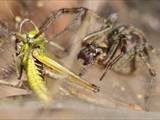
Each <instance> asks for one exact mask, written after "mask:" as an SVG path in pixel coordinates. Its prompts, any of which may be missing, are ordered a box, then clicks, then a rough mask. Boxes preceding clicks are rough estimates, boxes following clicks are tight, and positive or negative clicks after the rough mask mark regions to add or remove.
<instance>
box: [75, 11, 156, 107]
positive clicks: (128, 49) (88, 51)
mask: <svg viewBox="0 0 160 120" xmlns="http://www.w3.org/2000/svg"><path fill="white" fill-rule="evenodd" d="M117 18H118V17H117V15H116V14H112V15H110V16H109V17H108V19H107V20H106V26H105V27H103V28H101V29H100V30H98V31H95V32H93V33H89V34H88V35H86V36H85V37H84V38H83V39H82V48H81V50H80V51H79V53H78V55H77V59H81V60H83V65H84V69H85V66H86V67H87V66H89V65H92V64H98V65H101V66H103V67H104V70H103V73H102V75H101V77H100V80H102V79H103V78H104V76H105V74H106V73H107V71H108V70H114V67H115V66H116V65H117V64H119V65H121V64H124V63H129V64H130V71H129V73H133V72H134V71H135V70H136V65H135V64H136V57H140V58H141V60H142V61H143V62H144V64H145V65H146V66H147V68H148V71H149V74H150V76H151V77H152V78H151V79H150V81H149V83H148V86H147V87H148V88H147V92H146V95H145V97H144V100H145V104H146V105H145V109H146V110H148V106H147V105H148V102H149V98H150V94H151V93H150V92H151V88H152V82H153V81H154V80H155V77H156V72H155V70H154V68H153V67H152V65H151V64H150V54H149V51H150V50H153V47H152V46H151V45H149V44H148V42H147V39H146V38H145V35H144V33H143V32H142V31H141V30H139V29H138V28H136V27H134V26H132V25H119V26H118V27H115V28H113V26H114V24H115V23H116V22H117ZM100 38H101V39H100ZM82 72H83V71H82ZM82 72H81V73H80V75H83V73H82Z"/></svg>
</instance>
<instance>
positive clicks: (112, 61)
mask: <svg viewBox="0 0 160 120" xmlns="http://www.w3.org/2000/svg"><path fill="white" fill-rule="evenodd" d="M125 43H126V40H125V39H124V40H123V39H122V40H121V39H120V40H117V41H115V42H114V43H113V46H112V47H111V49H110V51H109V53H108V57H107V59H106V60H105V62H106V63H105V65H106V67H105V69H104V71H103V73H102V75H101V77H100V81H101V80H102V79H103V78H104V76H105V74H106V73H107V71H108V70H109V69H111V68H112V66H113V65H114V64H115V63H116V62H118V61H119V59H121V58H122V57H123V55H124V53H125V52H126V44H125ZM121 44H122V45H121ZM120 45H121V46H122V47H121V53H120V54H119V55H117V56H116V57H115V58H113V57H114V55H115V54H116V52H117V50H118V48H119V47H120Z"/></svg>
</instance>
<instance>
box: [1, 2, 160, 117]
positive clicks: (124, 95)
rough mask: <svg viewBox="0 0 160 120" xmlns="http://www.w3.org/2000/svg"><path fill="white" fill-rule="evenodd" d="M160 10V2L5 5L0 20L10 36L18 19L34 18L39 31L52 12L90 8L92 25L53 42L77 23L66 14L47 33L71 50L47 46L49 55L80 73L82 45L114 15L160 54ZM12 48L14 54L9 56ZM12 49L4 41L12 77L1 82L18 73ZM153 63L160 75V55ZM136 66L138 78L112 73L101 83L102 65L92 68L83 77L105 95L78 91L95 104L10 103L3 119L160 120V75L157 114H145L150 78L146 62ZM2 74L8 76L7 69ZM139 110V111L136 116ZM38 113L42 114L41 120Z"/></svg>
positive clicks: (4, 62)
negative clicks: (13, 66) (46, 106)
mask: <svg viewBox="0 0 160 120" xmlns="http://www.w3.org/2000/svg"><path fill="white" fill-rule="evenodd" d="M159 5H160V1H159V0H112V1H111V0H1V1H0V21H2V22H4V23H5V25H6V26H7V27H8V30H9V31H10V30H11V31H16V30H17V29H16V27H15V20H16V19H19V18H21V19H23V18H29V19H31V20H33V21H34V22H35V23H36V25H37V26H40V25H41V24H42V22H43V21H44V20H45V19H46V17H47V16H48V15H49V13H50V12H51V11H54V10H58V9H60V8H66V7H67V8H72V7H86V8H88V9H89V10H91V11H92V12H91V14H89V16H91V20H90V21H89V22H88V23H87V24H84V23H82V21H80V22H77V23H76V25H74V26H72V27H71V29H70V31H66V32H64V33H63V34H62V35H61V36H60V37H57V38H54V37H53V36H54V35H55V34H56V33H58V32H60V31H61V30H63V29H64V27H65V26H66V25H67V24H68V23H70V21H71V19H72V16H71V15H64V16H62V17H60V18H58V20H57V21H56V22H55V23H54V25H51V26H50V27H49V29H48V30H47V31H46V34H47V37H48V39H50V40H52V41H54V42H56V43H58V44H60V45H62V46H63V47H64V48H70V49H69V52H70V53H65V54H64V53H63V52H62V51H59V50H57V49H55V48H53V46H47V49H48V50H49V51H50V54H53V55H55V56H57V57H59V58H60V61H61V62H62V63H63V64H64V65H65V66H67V67H68V68H70V69H71V70H72V71H75V72H76V73H77V74H78V73H79V71H80V69H81V67H82V66H81V64H80V63H79V62H78V61H77V60H76V55H77V52H78V50H79V49H80V46H81V41H80V40H81V39H82V38H83V37H84V36H85V35H87V34H88V33H91V32H93V31H95V30H97V29H98V28H99V27H101V26H103V25H104V23H103V22H102V21H103V19H104V18H106V19H107V17H108V16H109V15H111V14H112V13H117V14H118V16H119V20H118V24H119V25H121V24H131V25H134V26H135V27H137V28H139V29H141V30H142V31H143V32H144V33H145V35H146V38H147V39H148V42H149V43H150V44H152V45H153V46H154V47H155V48H156V49H159V45H160V41H159V31H160V15H159V12H160V6H159ZM94 13H96V14H97V15H98V16H97V15H95V14H94ZM101 17H103V18H101ZM1 41H2V40H1ZM8 48H10V50H9V51H6V49H8ZM11 48H13V44H11V43H10V42H8V43H6V44H3V41H2V42H1V49H2V50H1V53H0V54H1V56H2V57H1V60H0V61H1V63H0V64H1V66H2V67H1V68H5V69H8V71H7V72H5V73H7V75H6V78H5V77H4V76H5V75H4V74H3V75H1V76H2V77H1V79H13V78H14V77H13V76H15V74H16V73H15V71H14V70H12V69H11V70H9V69H10V64H12V62H13V61H12V60H11V59H12V57H11V56H12V55H11V54H12V53H13V51H14V50H11ZM10 51H11V52H10ZM152 58H153V59H152V60H151V61H152V63H153V66H154V67H155V70H156V71H157V74H158V73H159V72H160V62H159V54H153V55H152ZM137 62H138V63H137V68H138V69H137V71H136V72H135V73H134V74H133V75H122V74H118V73H115V72H113V71H110V72H109V73H108V74H107V75H106V77H105V79H104V80H103V81H99V77H100V75H101V72H102V69H101V68H99V67H97V66H92V67H91V68H89V69H88V71H87V72H86V74H85V75H84V76H83V78H84V79H86V80H88V81H90V82H93V83H94V84H96V85H98V86H100V88H101V91H100V93H98V94H96V95H94V94H93V95H92V93H88V92H86V91H83V90H80V91H79V92H84V93H85V95H86V96H87V97H88V98H91V100H90V99H89V100H87V101H90V102H85V100H80V99H78V97H76V95H73V96H69V97H63V98H60V99H59V100H58V101H57V102H56V103H55V104H53V107H52V108H50V109H49V110H44V109H42V106H41V104H39V103H37V102H33V101H30V102H28V101H27V102H25V103H24V102H23V104H19V103H17V102H16V103H14V104H11V103H10V102H8V104H6V102H5V104H2V107H0V111H1V112H0V116H2V115H3V116H2V117H4V118H6V119H7V118H8V119H11V118H15V119H18V118H19V119H21V118H32V119H34V118H38V119H40V118H41V119H43V118H44V119H45V118H52V117H57V118H70V119H81V117H82V115H83V117H82V118H97V119H98V118H106V117H108V118H110V119H116V118H121V119H123V118H126V119H127V118H128V119H129V118H159V117H160V116H159V115H158V113H157V112H158V111H160V102H159V100H160V89H159V88H160V76H159V75H157V79H156V81H155V83H154V90H153V91H152V95H151V102H150V105H149V108H150V111H152V112H151V113H147V112H143V108H144V99H143V97H144V94H145V85H146V80H147V79H150V78H151V77H150V76H149V74H148V71H147V69H146V67H145V66H144V65H143V63H142V62H141V61H137ZM6 66H7V67H6ZM122 69H123V68H122ZM1 71H3V72H4V70H1ZM12 71H14V72H12ZM10 73H13V74H10ZM1 74H2V73H1ZM14 79H16V77H15V78H14ZM67 85H68V84H67ZM0 89H1V91H2V92H0V98H6V97H12V99H15V98H16V97H15V98H14V97H13V96H17V95H21V94H22V95H25V94H28V93H27V92H26V91H23V90H21V89H16V88H11V87H7V86H5V85H1V88H0ZM54 89H55V88H54ZM20 99H22V98H20ZM98 101H99V103H98ZM91 103H92V104H91ZM95 103H96V104H97V105H95ZM98 104H100V105H98ZM104 104H105V105H104ZM100 106H103V107H100ZM104 106H105V107H104ZM4 108H5V109H4ZM134 109H140V110H139V111H135V110H134ZM41 113H43V114H41ZM8 114H9V115H8ZM39 114H41V115H40V116H39Z"/></svg>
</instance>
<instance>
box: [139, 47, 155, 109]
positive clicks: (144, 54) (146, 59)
mask: <svg viewBox="0 0 160 120" xmlns="http://www.w3.org/2000/svg"><path fill="white" fill-rule="evenodd" d="M139 56H140V58H141V59H142V60H143V62H144V63H145V65H146V66H147V68H148V71H149V74H150V75H151V77H152V78H151V79H149V80H148V81H147V86H146V93H145V97H144V102H145V110H146V111H149V102H150V97H151V94H152V93H151V92H152V89H153V82H154V81H155V77H156V72H155V70H154V69H153V67H152V65H151V64H150V61H149V58H150V56H149V54H148V51H147V49H146V48H145V49H144V50H143V52H140V53H139Z"/></svg>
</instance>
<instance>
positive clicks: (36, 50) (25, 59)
mask: <svg viewBox="0 0 160 120" xmlns="http://www.w3.org/2000/svg"><path fill="white" fill-rule="evenodd" d="M37 33H38V28H37V27H36V26H35V31H30V32H28V33H21V32H17V33H16V39H18V40H19V43H18V42H17V43H16V44H17V46H18V45H19V46H20V50H19V54H18V55H19V58H20V60H21V65H22V66H23V67H22V68H23V69H24V70H25V72H26V75H27V80H28V83H29V85H30V88H31V89H32V91H33V92H34V93H35V94H36V95H37V96H38V97H39V98H40V99H41V100H43V101H46V102H49V101H51V100H52V99H51V96H50V94H49V91H48V89H47V86H46V83H45V80H44V77H43V74H42V72H40V71H39V69H43V68H39V66H38V65H37V64H41V65H42V64H43V65H44V67H48V68H50V69H52V70H54V71H56V72H58V73H60V74H66V75H68V80H70V81H71V82H73V83H75V84H78V85H80V86H82V87H84V88H86V89H89V90H92V91H95V92H97V91H99V88H98V87H97V86H95V85H94V84H91V83H89V82H87V81H85V80H83V79H81V78H80V77H79V76H77V75H76V74H74V73H73V72H71V71H70V70H69V69H67V68H65V67H64V66H62V65H61V64H59V63H58V62H56V61H55V60H53V59H51V58H49V57H47V56H46V52H45V44H44V43H45V41H46V39H45V36H44V34H41V35H39V36H38V37H37V38H34V37H35V35H36V34H37ZM17 48H18V47H17ZM37 61H38V63H37Z"/></svg>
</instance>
